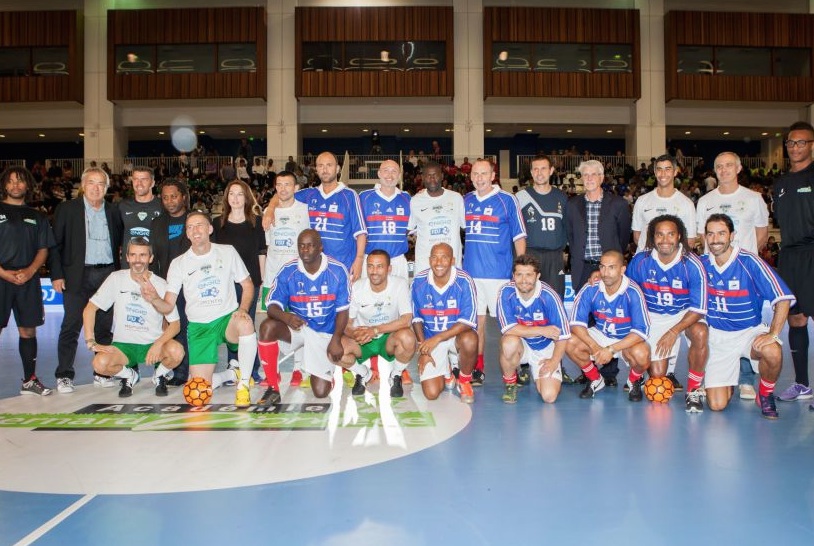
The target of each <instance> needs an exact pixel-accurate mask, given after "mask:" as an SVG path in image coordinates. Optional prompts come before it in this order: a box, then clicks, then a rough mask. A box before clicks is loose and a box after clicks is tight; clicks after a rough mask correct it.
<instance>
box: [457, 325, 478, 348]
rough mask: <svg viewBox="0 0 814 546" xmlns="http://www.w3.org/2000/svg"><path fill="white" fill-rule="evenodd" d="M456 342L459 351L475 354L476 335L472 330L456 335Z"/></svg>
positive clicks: (476, 346)
mask: <svg viewBox="0 0 814 546" xmlns="http://www.w3.org/2000/svg"><path fill="white" fill-rule="evenodd" d="M456 341H457V343H456V344H457V346H458V348H459V349H460V350H461V351H467V352H475V351H477V350H478V335H477V334H476V333H475V332H474V331H472V330H467V331H466V332H461V333H460V334H458V337H457V339H456Z"/></svg>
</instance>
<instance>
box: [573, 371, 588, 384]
mask: <svg viewBox="0 0 814 546" xmlns="http://www.w3.org/2000/svg"><path fill="white" fill-rule="evenodd" d="M574 383H576V384H577V385H587V384H588V383H590V381H588V378H587V377H585V374H584V373H581V374H579V375H578V376H577V378H576V379H574Z"/></svg>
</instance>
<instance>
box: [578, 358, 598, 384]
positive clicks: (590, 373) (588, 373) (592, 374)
mask: <svg viewBox="0 0 814 546" xmlns="http://www.w3.org/2000/svg"><path fill="white" fill-rule="evenodd" d="M580 368H581V369H582V373H583V374H585V377H587V378H588V379H590V380H591V381H596V380H597V379H599V369H598V368H597V367H596V366H594V363H593V362H591V361H590V360H589V361H588V365H587V366H585V367H582V366H580Z"/></svg>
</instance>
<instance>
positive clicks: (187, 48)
mask: <svg viewBox="0 0 814 546" xmlns="http://www.w3.org/2000/svg"><path fill="white" fill-rule="evenodd" d="M156 50H157V61H158V62H157V64H156V72H158V73H170V74H179V73H180V74H184V73H189V72H196V73H203V74H208V73H211V72H214V71H215V46H214V45H206V44H195V45H175V44H173V45H160V46H158V47H157V48H156Z"/></svg>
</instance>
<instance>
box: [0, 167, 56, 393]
mask: <svg viewBox="0 0 814 546" xmlns="http://www.w3.org/2000/svg"><path fill="white" fill-rule="evenodd" d="M33 188H34V177H33V176H32V175H31V173H30V172H28V171H27V170H26V169H25V168H23V167H10V168H9V169H7V170H6V171H5V172H3V174H2V175H0V241H3V244H2V245H0V332H2V331H3V328H5V327H6V326H8V319H9V317H10V316H11V313H12V311H13V312H14V322H15V323H17V331H18V332H19V335H20V340H19V342H18V350H19V352H20V359H21V360H22V362H23V384H22V386H21V387H20V394H35V395H41V396H46V395H49V394H51V389H47V388H45V385H43V384H42V383H41V382H40V380H39V379H38V378H37V369H36V368H37V326H42V324H43V323H44V322H45V309H44V308H43V303H42V290H41V288H40V276H39V274H38V271H39V269H40V267H42V265H43V264H44V263H45V260H46V259H47V258H48V249H49V248H50V247H53V246H54V244H55V241H54V232H53V231H52V230H51V224H49V223H48V218H46V217H45V215H44V214H42V213H41V212H39V211H37V210H34V209H32V208H31V207H28V206H26V204H25V200H26V197H30V195H31V191H32V190H33Z"/></svg>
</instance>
